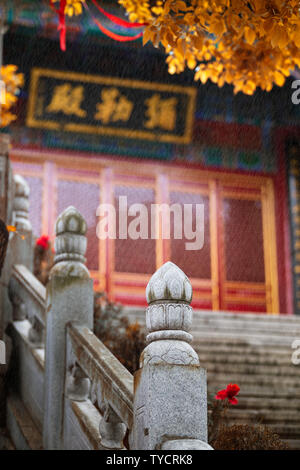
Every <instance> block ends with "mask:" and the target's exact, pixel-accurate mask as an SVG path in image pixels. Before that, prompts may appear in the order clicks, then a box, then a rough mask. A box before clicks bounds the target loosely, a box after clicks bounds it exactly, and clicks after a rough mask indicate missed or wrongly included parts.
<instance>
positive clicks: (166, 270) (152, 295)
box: [146, 261, 193, 304]
mask: <svg viewBox="0 0 300 470" xmlns="http://www.w3.org/2000/svg"><path fill="white" fill-rule="evenodd" d="M192 293H193V291H192V286H191V283H190V281H189V279H188V277H187V276H186V275H185V274H184V272H183V271H182V270H181V269H180V268H178V266H176V264H174V263H172V262H171V261H168V262H167V263H165V264H164V265H163V266H161V267H160V268H159V269H158V270H157V271H156V273H155V274H153V276H152V277H151V279H150V281H149V283H148V285H147V289H146V298H147V302H148V303H149V304H150V303H151V302H155V301H158V300H167V301H181V302H187V303H190V302H191V300H192Z"/></svg>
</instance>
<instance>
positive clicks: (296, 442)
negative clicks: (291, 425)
mask: <svg viewBox="0 0 300 470" xmlns="http://www.w3.org/2000/svg"><path fill="white" fill-rule="evenodd" d="M283 441H284V442H286V443H287V444H288V446H289V448H290V449H291V450H300V439H283Z"/></svg>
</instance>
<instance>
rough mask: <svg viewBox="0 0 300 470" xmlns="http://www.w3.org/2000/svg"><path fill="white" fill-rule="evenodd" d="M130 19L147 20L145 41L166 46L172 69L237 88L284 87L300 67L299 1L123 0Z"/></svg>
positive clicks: (120, 0) (202, 80)
mask: <svg viewBox="0 0 300 470" xmlns="http://www.w3.org/2000/svg"><path fill="white" fill-rule="evenodd" d="M118 1H119V3H120V4H121V5H123V6H124V7H125V9H126V11H127V13H128V15H129V19H130V21H139V22H144V23H146V24H147V26H146V27H145V30H144V36H143V43H144V44H146V43H147V42H148V41H151V42H152V43H153V45H154V46H155V47H158V45H159V44H162V46H163V47H164V49H165V51H166V53H167V54H168V57H167V63H168V67H169V73H171V74H174V73H179V72H182V71H183V70H184V69H185V68H186V67H188V68H189V69H191V70H194V71H195V80H200V81H201V82H202V83H205V82H206V81H207V80H208V79H210V80H212V81H213V82H214V83H216V84H218V86H220V87H221V86H223V85H224V83H228V84H232V85H233V86H234V92H235V93H236V92H238V91H242V92H244V93H246V94H249V95H251V94H253V92H254V91H255V89H256V88H257V87H261V88H262V89H263V90H267V91H269V90H271V88H272V86H273V85H274V84H276V85H279V86H282V85H283V83H284V81H285V77H287V76H288V75H289V74H290V71H291V70H293V69H295V67H296V66H300V1H299V0H285V1H280V0H250V1H244V0H207V1H206V0H190V1H188V0H165V1H159V0H156V1H149V0H118Z"/></svg>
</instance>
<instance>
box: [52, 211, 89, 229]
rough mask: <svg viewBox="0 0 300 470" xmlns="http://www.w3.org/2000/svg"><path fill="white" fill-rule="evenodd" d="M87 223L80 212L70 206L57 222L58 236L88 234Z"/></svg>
mask: <svg viewBox="0 0 300 470" xmlns="http://www.w3.org/2000/svg"><path fill="white" fill-rule="evenodd" d="M86 229H87V226H86V222H85V220H84V218H83V217H82V215H81V214H80V212H79V211H78V210H77V209H76V208H75V207H73V206H69V207H68V208H67V209H65V210H64V211H63V212H62V213H61V214H60V215H59V217H58V219H57V221H56V226H55V231H56V235H61V234H62V233H66V232H71V233H77V234H78V235H85V234H86Z"/></svg>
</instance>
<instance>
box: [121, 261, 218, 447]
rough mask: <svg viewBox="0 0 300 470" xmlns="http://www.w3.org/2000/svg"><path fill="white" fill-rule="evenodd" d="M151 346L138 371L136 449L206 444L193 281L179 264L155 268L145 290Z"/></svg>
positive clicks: (133, 440)
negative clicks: (194, 335) (194, 343)
mask: <svg viewBox="0 0 300 470" xmlns="http://www.w3.org/2000/svg"><path fill="white" fill-rule="evenodd" d="M146 297H147V302H148V303H149V307H148V308H147V311H146V326H147V329H148V332H149V334H148V336H147V343H148V345H147V346H146V348H145V349H144V351H143V352H142V354H141V359H140V367H141V368H140V369H139V370H138V371H137V372H136V373H135V376H134V424H133V430H132V434H131V436H130V444H131V448H132V449H135V450H154V449H166V450H167V449H168V450H177V449H185V450H186V449H199V450H200V449H201V450H204V449H205V450H208V449H211V447H210V446H209V445H208V444H207V395H206V393H207V392H206V371H205V370H204V369H202V368H201V367H200V364H199V358H198V355H197V353H196V352H195V351H194V349H193V348H192V346H191V345H190V343H191V341H192V335H191V334H190V333H189V332H188V331H189V330H190V328H191V326H192V313H193V312H192V308H191V307H190V305H189V304H190V302H191V300H192V286H191V284H190V281H189V279H188V278H187V276H186V275H185V274H184V273H183V271H181V269H179V268H178V267H177V266H176V265H175V264H173V263H171V262H168V263H166V264H164V265H163V266H162V267H161V268H159V269H158V271H156V273H155V274H154V275H153V276H152V278H151V279H150V281H149V284H148V286H147V290H146Z"/></svg>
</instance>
